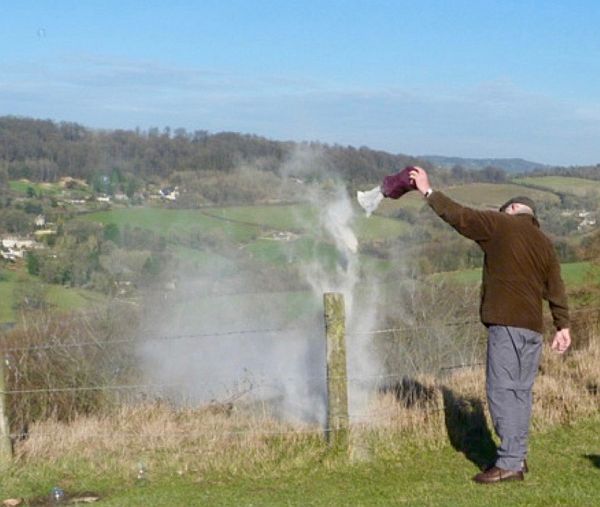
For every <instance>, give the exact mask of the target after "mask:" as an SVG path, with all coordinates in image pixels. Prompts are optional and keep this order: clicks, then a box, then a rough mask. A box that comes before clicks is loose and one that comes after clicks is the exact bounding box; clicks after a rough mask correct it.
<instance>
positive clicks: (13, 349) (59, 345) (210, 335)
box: [0, 328, 303, 353]
mask: <svg viewBox="0 0 600 507" xmlns="http://www.w3.org/2000/svg"><path fill="white" fill-rule="evenodd" d="M297 331H303V329H301V328H269V329H245V330H239V331H213V332H204V333H189V334H179V335H168V336H156V337H152V338H146V339H143V340H142V339H139V338H122V339H118V340H105V341H98V340H95V341H87V342H77V343H49V344H45V345H30V346H27V347H11V348H7V349H0V350H2V351H3V352H5V353H6V352H22V351H32V352H35V351H38V350H52V349H62V348H77V347H88V346H96V347H103V346H105V345H116V344H124V343H138V344H143V343H147V342H153V341H171V340H173V341H176V340H187V339H192V338H217V337H222V336H238V335H239V336H242V335H249V334H253V335H257V334H265V335H266V334H275V333H291V332H297Z"/></svg>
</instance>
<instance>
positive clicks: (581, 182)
mask: <svg viewBox="0 0 600 507" xmlns="http://www.w3.org/2000/svg"><path fill="white" fill-rule="evenodd" d="M513 182H514V183H517V184H519V185H531V186H533V187H537V188H543V189H548V190H550V191H552V192H562V193H567V194H574V195H578V196H584V195H586V194H587V193H589V192H595V193H597V194H600V181H595V180H587V179H584V178H572V177H568V176H535V177H534V176H530V177H525V178H515V179H514V180H513Z"/></svg>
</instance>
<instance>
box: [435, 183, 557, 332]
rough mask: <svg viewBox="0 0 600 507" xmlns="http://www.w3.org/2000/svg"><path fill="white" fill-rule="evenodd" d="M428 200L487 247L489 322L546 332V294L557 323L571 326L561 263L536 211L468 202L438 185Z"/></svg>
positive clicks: (484, 302) (485, 313)
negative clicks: (501, 209)
mask: <svg viewBox="0 0 600 507" xmlns="http://www.w3.org/2000/svg"><path fill="white" fill-rule="evenodd" d="M427 201H428V203H429V205H430V206H431V207H432V208H433V210H434V211H435V212H436V213H437V214H438V215H439V216H440V217H441V218H442V219H443V220H444V221H445V222H447V223H448V224H450V225H451V226H452V227H454V229H456V230H457V231H458V232H459V233H460V234H462V235H463V236H465V237H467V238H469V239H472V240H473V241H475V242H476V243H477V244H478V245H479V246H480V247H481V249H482V250H483V252H484V261H483V278H482V287H481V308H480V314H481V321H482V322H483V323H484V324H485V325H492V324H498V325H503V326H515V327H523V328H526V329H532V330H534V331H537V332H540V333H541V332H542V331H543V324H542V301H543V299H546V300H547V301H548V303H549V305H550V311H551V313H552V318H553V321H554V325H555V327H556V328H557V329H563V328H568V327H569V309H568V305H567V297H566V295H565V289H564V285H563V282H562V279H561V276H560V264H559V262H558V259H557V257H556V253H555V251H554V247H553V246H552V243H551V242H550V240H549V239H548V237H546V235H545V234H544V233H543V232H542V231H541V230H540V228H539V224H538V221H537V220H536V219H535V217H533V216H531V215H526V214H518V215H509V214H507V213H500V212H499V211H480V210H475V209H471V208H467V207H464V206H461V205H460V204H458V203H456V202H454V201H453V200H452V199H450V198H449V197H447V196H446V195H444V194H443V193H442V192H438V191H436V192H433V193H432V194H431V195H430V196H429V197H428V198H427Z"/></svg>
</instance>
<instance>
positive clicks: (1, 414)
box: [0, 355, 12, 464]
mask: <svg viewBox="0 0 600 507" xmlns="http://www.w3.org/2000/svg"><path fill="white" fill-rule="evenodd" d="M11 459H12V445H11V443H10V429H9V427H8V405H7V404H6V382H5V379H4V357H3V356H1V355H0V464H3V463H9V462H10V461H11Z"/></svg>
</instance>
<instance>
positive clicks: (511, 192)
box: [444, 183, 560, 209]
mask: <svg viewBox="0 0 600 507" xmlns="http://www.w3.org/2000/svg"><path fill="white" fill-rule="evenodd" d="M444 191H445V192H446V193H447V194H448V195H449V196H450V197H451V198H452V199H455V200H456V201H458V202H460V203H462V204H467V205H471V206H476V207H478V208H492V209H498V207H499V206H500V205H502V204H503V203H505V202H506V201H507V200H508V199H510V198H511V197H514V196H516V195H523V194H526V195H527V196H529V197H531V198H532V199H533V200H534V201H536V202H540V203H541V202H545V203H548V204H558V203H559V202H560V199H559V198H558V196H557V195H555V194H553V193H552V192H549V191H545V190H537V189H529V188H524V187H523V186H521V185H513V184H493V183H470V184H467V185H461V186H458V187H450V188H448V189H446V190H444Z"/></svg>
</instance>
